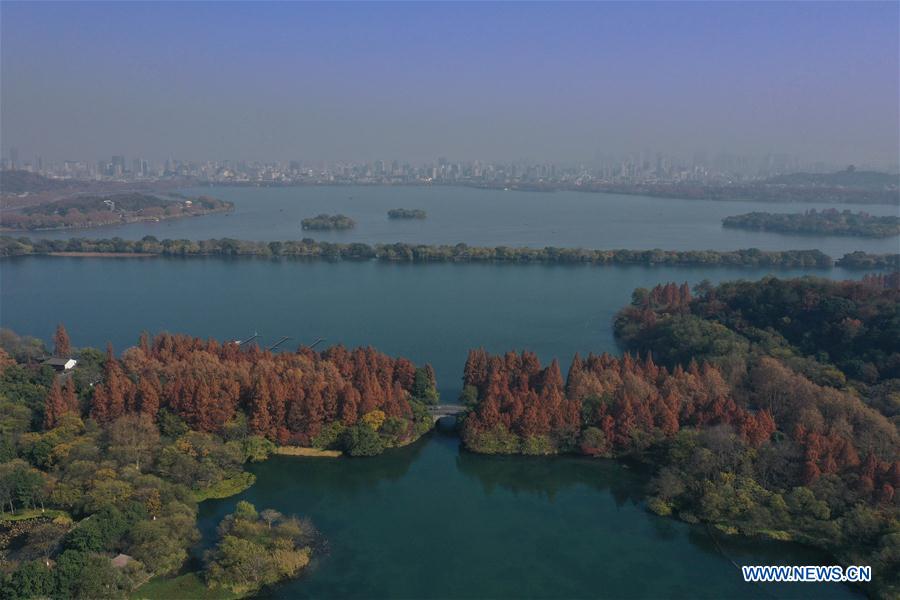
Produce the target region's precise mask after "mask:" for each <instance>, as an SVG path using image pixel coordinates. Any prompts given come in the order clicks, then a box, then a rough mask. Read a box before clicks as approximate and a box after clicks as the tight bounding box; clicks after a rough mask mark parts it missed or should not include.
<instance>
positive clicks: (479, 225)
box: [31, 186, 900, 258]
mask: <svg viewBox="0 0 900 600" xmlns="http://www.w3.org/2000/svg"><path fill="white" fill-rule="evenodd" d="M186 193H190V194H208V195H211V196H215V197H217V198H222V199H224V200H230V201H232V202H234V203H235V211H234V212H233V213H232V214H229V215H209V216H205V217H197V218H189V219H179V220H173V221H162V222H160V223H136V224H131V225H124V226H115V227H104V228H98V229H89V230H74V231H62V232H44V233H34V234H31V235H32V237H51V238H61V237H62V238H68V237H73V236H80V237H113V236H120V237H122V238H126V239H139V238H141V237H143V236H145V235H154V236H156V237H158V238H160V239H164V238H172V239H179V238H185V239H207V238H220V237H232V238H237V239H247V240H292V239H301V238H303V237H312V238H315V239H319V240H326V241H332V242H365V243H370V244H374V243H394V242H407V243H423V244H456V243H459V242H464V243H467V244H469V245H473V246H498V245H507V246H535V247H544V246H560V247H583V248H596V249H610V248H626V249H637V250H645V249H652V248H662V249H665V250H736V249H740V248H752V247H756V248H762V249H764V250H798V249H809V248H818V249H820V250H822V251H823V252H825V253H826V254H829V255H831V256H833V257H835V258H838V257H840V256H843V255H844V254H846V253H847V252H852V251H854V250H865V251H867V252H897V251H898V250H900V247H898V246H900V237H897V236H894V237H892V238H886V239H867V238H854V237H827V236H813V235H783V234H778V233H765V232H754V231H744V230H740V229H724V228H723V227H722V219H723V218H724V217H727V216H730V215H738V214H743V213H747V212H753V211H769V212H784V213H788V212H802V211H805V210H808V209H812V208H817V209H822V208H837V209H839V210H843V209H845V208H848V209H850V210H853V211H859V210H864V211H867V212H869V213H871V214H874V215H897V214H898V210H900V209H898V207H896V206H886V205H865V206H860V205H837V204H833V205H830V204H815V203H798V204H774V203H759V202H720V201H708V200H678V199H670V198H650V197H646V196H625V195H619V194H592V193H580V192H546V193H544V192H504V191H502V190H483V189H475V188H465V187H444V186H436V187H398V186H395V187H378V186H328V187H312V186H305V187H290V188H265V187H263V188H257V187H208V188H206V187H205V188H195V189H191V190H187V191H186ZM391 208H421V209H423V210H425V211H426V212H427V213H428V218H427V219H424V220H392V219H388V218H387V211H388V210H389V209H391ZM320 213H330V214H336V213H343V214H345V215H347V216H349V217H351V218H352V219H354V220H355V221H356V222H357V226H356V228H355V229H352V230H349V231H334V232H321V231H303V230H302V229H300V221H301V220H302V219H303V218H305V217H310V216H314V215H317V214H320Z"/></svg>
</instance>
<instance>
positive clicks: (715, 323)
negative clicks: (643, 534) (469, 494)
mask: <svg viewBox="0 0 900 600" xmlns="http://www.w3.org/2000/svg"><path fill="white" fill-rule="evenodd" d="M898 284H900V276H898V274H897V273H893V274H890V275H877V276H867V277H865V278H864V279H863V280H861V281H827V280H822V279H817V278H812V277H806V278H800V279H792V280H779V279H776V278H766V279H763V280H761V281H757V282H746V281H738V282H728V283H723V284H721V285H719V286H716V287H713V286H711V285H708V284H705V283H704V284H700V285H699V286H697V287H696V288H695V290H694V293H693V294H692V293H691V291H690V290H688V289H687V286H685V285H682V286H677V285H675V284H667V285H660V286H657V287H655V288H654V289H652V290H645V289H639V290H636V291H635V293H634V295H633V301H632V304H631V306H629V307H626V308H625V309H624V310H623V311H622V312H621V313H620V314H619V315H618V317H617V319H616V331H617V333H618V335H619V336H620V338H621V339H622V341H623V343H624V344H625V346H626V348H629V349H631V350H634V351H639V352H652V353H653V356H654V357H655V358H656V359H657V360H658V361H660V362H661V363H663V364H664V365H667V366H668V367H670V368H674V369H676V370H677V369H680V368H681V366H680V365H682V364H684V363H685V361H686V360H700V361H707V362H708V363H709V364H710V365H712V366H710V367H706V368H707V369H712V368H715V369H716V370H718V371H719V372H720V373H721V379H722V381H723V382H727V383H726V386H727V388H728V389H730V390H731V391H730V393H731V394H732V396H733V398H734V400H735V402H736V404H737V405H738V406H740V407H745V408H746V409H747V410H751V411H755V412H756V413H757V414H763V413H768V414H769V415H771V418H772V419H773V423H774V426H775V432H774V434H773V435H771V436H770V437H769V438H768V439H767V440H765V441H764V442H763V443H762V444H761V445H760V446H758V447H756V448H754V447H753V445H752V444H748V443H746V442H745V440H743V439H741V437H742V436H741V435H740V432H739V431H738V430H736V429H735V428H734V427H733V426H732V427H730V428H728V429H725V430H718V431H716V430H709V429H703V428H701V429H699V430H693V431H687V432H679V434H678V435H677V436H676V437H675V438H674V440H673V441H672V442H670V443H668V444H665V445H663V452H664V453H665V457H666V458H665V460H664V461H663V462H662V465H663V466H662V467H661V468H660V470H659V471H658V475H657V477H656V479H655V480H654V498H653V502H652V503H651V505H652V506H653V507H654V508H655V509H657V510H658V511H659V512H662V513H668V512H672V511H677V512H679V514H682V515H683V516H684V515H686V517H687V518H689V519H693V518H700V519H704V520H708V521H711V522H714V523H717V524H720V525H721V526H723V527H727V528H737V529H738V530H742V531H746V532H749V533H765V534H767V535H775V536H776V537H784V538H786V539H787V538H793V539H798V540H801V541H806V542H809V543H813V544H816V545H819V546H822V547H824V548H827V549H829V550H830V551H832V552H834V553H835V554H836V555H837V556H838V557H840V558H841V559H842V560H844V561H846V562H848V563H853V562H856V563H857V564H872V565H873V566H875V567H876V570H877V576H878V586H879V587H878V591H879V592H880V593H885V594H886V595H890V593H896V591H897V585H898V580H897V574H898V573H900V528H898V527H900V525H898V517H900V510H898V506H900V502H898V494H897V490H898V486H900V436H898V431H897V425H898V422H900V370H898V367H900V285H898ZM888 590H889V591H890V592H888Z"/></svg>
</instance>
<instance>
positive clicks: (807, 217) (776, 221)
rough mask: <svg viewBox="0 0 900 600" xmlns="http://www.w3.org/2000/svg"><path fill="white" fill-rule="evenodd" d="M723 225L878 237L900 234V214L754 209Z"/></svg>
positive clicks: (829, 210) (761, 229) (778, 230)
mask: <svg viewBox="0 0 900 600" xmlns="http://www.w3.org/2000/svg"><path fill="white" fill-rule="evenodd" d="M722 225H723V226H724V227H732V228H735V229H750V230H753V231H775V232H778V233H809V234H817V235H854V236H860V237H875V238H882V237H890V236H893V235H898V234H900V217H897V216H886V217H876V216H873V215H870V214H869V213H866V212H852V211H849V210H843V211H839V210H837V209H834V208H829V209H825V210H822V211H816V210H815V209H813V210H808V211H806V212H802V213H769V212H752V213H747V214H743V215H736V216H733V217H725V219H723V220H722Z"/></svg>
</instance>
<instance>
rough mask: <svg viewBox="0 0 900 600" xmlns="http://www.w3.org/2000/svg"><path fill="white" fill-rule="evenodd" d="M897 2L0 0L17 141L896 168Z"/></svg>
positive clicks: (0, 115)
mask: <svg viewBox="0 0 900 600" xmlns="http://www.w3.org/2000/svg"><path fill="white" fill-rule="evenodd" d="M898 21H900V12H898V3H848V4H844V3H825V2H822V3H816V2H811V3H796V4H788V3H681V2H678V3H630V4H620V3H594V4H540V3H533V4H519V3H504V4H494V3H455V4H443V3H433V4H413V3H367V4H357V3H339V4H311V3H302V4H301V3H238V2H230V3H213V2H209V3H155V4H144V3H79V2H72V3H63V4H56V3H28V4H26V3H18V2H2V4H0V34H2V37H0V50H2V53H0V100H2V105H0V126H2V130H0V136H2V139H0V142H2V150H3V152H4V154H5V153H7V151H8V148H9V147H10V146H16V147H18V148H19V151H20V154H21V155H23V156H31V155H33V154H42V155H43V156H45V157H48V158H56V159H60V158H67V157H73V158H99V157H106V156H108V155H111V154H120V153H122V154H126V155H128V156H137V155H141V156H146V157H148V158H164V157H167V156H177V157H182V158H222V159H224V158H234V159H292V158H299V159H311V160H313V159H329V160H330V159H352V160H367V159H373V158H379V157H384V158H395V157H396V158H400V159H412V160H420V159H421V160H425V159H432V158H434V157H436V156H439V155H442V156H448V157H455V158H480V159H487V160H491V159H516V158H531V159H538V160H559V161H580V160H590V159H592V158H593V157H594V156H595V155H596V154H597V153H598V152H627V151H637V150H644V149H649V150H653V151H657V150H660V151H665V152H673V153H682V154H688V155H690V154H691V153H693V152H695V151H697V150H704V151H706V152H710V153H715V152H719V151H730V152H735V153H753V154H759V153H767V152H788V153H795V154H799V155H801V156H804V157H807V158H809V159H814V160H818V159H821V160H827V161H835V162H865V161H877V162H887V163H888V164H890V163H896V161H897V152H898V128H900V123H898V101H900V91H898V86H900V83H898V73H900V65H898V55H900V46H898V44H900V40H898Z"/></svg>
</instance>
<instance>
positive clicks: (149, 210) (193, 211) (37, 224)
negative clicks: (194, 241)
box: [0, 192, 234, 231]
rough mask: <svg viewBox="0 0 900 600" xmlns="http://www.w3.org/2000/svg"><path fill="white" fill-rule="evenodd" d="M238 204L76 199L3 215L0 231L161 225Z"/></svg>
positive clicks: (146, 197)
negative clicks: (135, 224) (168, 221)
mask: <svg viewBox="0 0 900 600" xmlns="http://www.w3.org/2000/svg"><path fill="white" fill-rule="evenodd" d="M233 209H234V204H232V203H231V202H225V201H223V200H218V199H216V198H210V197H208V196H200V197H197V198H188V197H186V196H181V195H178V194H172V195H169V197H159V196H154V195H151V194H141V193H136V192H134V193H128V194H112V195H106V196H93V195H92V196H74V197H71V198H65V199H63V200H57V201H55V202H45V203H41V204H37V205H35V206H28V207H25V208H22V209H20V210H4V211H2V213H0V228H2V229H5V230H27V231H37V230H42V229H84V228H88V227H100V226H103V225H120V224H123V223H136V222H138V221H161V220H163V219H177V218H180V217H194V216H199V215H206V214H210V213H218V212H228V211H231V210H233Z"/></svg>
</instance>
